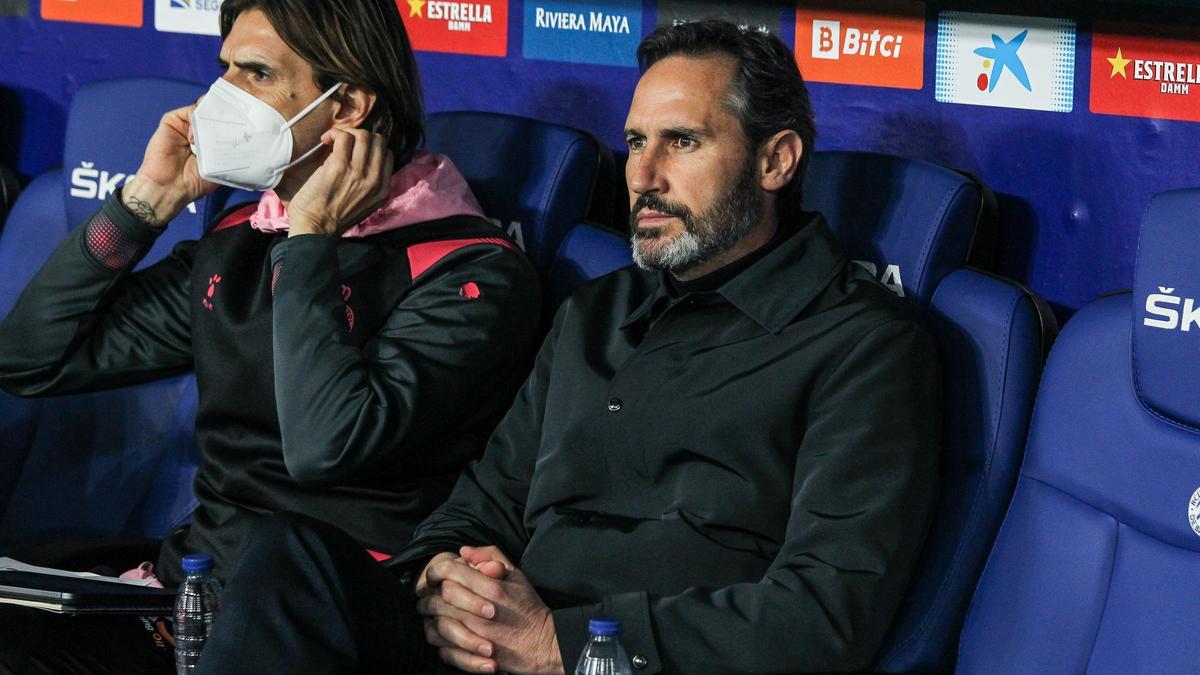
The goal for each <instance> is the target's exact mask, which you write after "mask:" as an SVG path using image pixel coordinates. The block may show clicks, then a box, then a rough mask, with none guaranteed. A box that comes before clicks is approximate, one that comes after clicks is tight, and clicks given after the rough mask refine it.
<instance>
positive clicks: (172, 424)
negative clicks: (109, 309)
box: [0, 78, 206, 546]
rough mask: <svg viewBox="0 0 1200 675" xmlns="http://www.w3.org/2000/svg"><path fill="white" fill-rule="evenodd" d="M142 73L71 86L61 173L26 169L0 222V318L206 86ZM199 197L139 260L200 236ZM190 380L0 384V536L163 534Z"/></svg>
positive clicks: (181, 482)
mask: <svg viewBox="0 0 1200 675" xmlns="http://www.w3.org/2000/svg"><path fill="white" fill-rule="evenodd" d="M204 91H205V88H204V87H203V86H200V85H195V84H189V83H184V82H177V81H173V80H161V79H150V78H137V79H127V80H113V81H108V82H99V83H95V84H90V85H87V86H84V87H82V88H80V90H79V91H78V92H77V93H76V95H75V97H74V99H73V101H72V103H71V108H70V113H69V116H68V120H67V132H66V139H65V147H64V160H63V164H64V166H65V167H66V168H65V169H63V170H62V171H52V172H50V173H48V174H45V175H43V176H40V177H38V178H37V179H35V180H34V181H33V182H32V183H31V184H30V185H29V186H28V187H27V188H26V189H25V191H24V192H22V193H21V195H20V197H19V199H18V200H17V202H16V204H15V205H14V207H13V210H12V212H11V213H10V214H9V218H8V220H7V222H6V225H5V227H4V229H3V231H0V268H2V269H3V270H4V271H5V274H4V275H3V277H2V278H0V316H4V315H6V314H7V313H8V311H9V310H10V309H11V308H12V306H13V304H14V303H15V302H16V299H17V297H18V295H19V294H20V292H21V290H22V289H23V288H24V286H25V284H26V283H27V282H28V281H29V279H30V278H31V277H32V276H33V274H34V273H35V272H36V271H37V270H38V269H39V268H40V267H41V265H42V263H43V261H44V260H45V259H46V257H47V256H48V255H49V254H50V252H51V251H52V250H53V248H54V247H55V246H56V245H57V244H58V243H59V242H60V241H62V239H63V238H64V237H65V236H66V234H67V232H68V231H69V229H70V228H71V227H74V226H77V225H78V224H79V223H82V222H84V221H85V220H86V219H87V218H88V217H89V216H90V215H91V214H92V213H93V212H94V211H95V210H96V209H97V208H99V207H100V204H101V202H102V200H103V199H104V198H105V197H106V196H107V195H108V194H109V193H111V192H112V191H113V190H114V189H116V188H117V187H119V186H120V185H122V184H123V183H124V181H125V180H126V179H127V177H128V176H131V175H132V174H133V172H134V171H136V170H137V167H138V166H139V164H140V163H141V160H142V153H143V151H144V149H145V146H146V143H147V141H148V140H149V139H150V136H151V134H152V133H153V132H154V130H155V128H156V127H157V126H158V121H159V118H160V117H161V116H162V114H163V113H164V112H166V111H167V110H169V109H171V108H174V107H178V106H182V105H186V104H188V103H190V102H192V101H194V100H195V99H196V98H197V97H198V96H200V95H201V94H203V93H204ZM204 201H205V200H201V201H200V202H197V203H196V204H194V205H190V206H189V208H188V209H187V210H185V211H184V212H183V213H182V214H180V216H179V217H178V218H177V219H176V220H175V222H173V223H172V224H171V226H170V227H169V228H168V229H167V231H166V233H165V234H164V235H163V236H162V237H160V238H159V240H158V242H157V243H156V244H155V246H154V248H153V249H152V250H151V252H150V254H149V255H148V256H147V258H146V259H145V260H144V261H143V262H142V263H141V264H142V265H143V266H144V265H146V264H149V263H151V262H153V261H154V260H156V259H158V258H161V257H162V256H163V255H164V254H165V253H167V252H168V251H169V250H170V249H171V247H172V246H174V244H175V243H176V242H178V241H180V240H183V239H194V238H197V237H199V236H200V234H201V232H202V228H203V214H204V212H205V208H206V204H205V203H204ZM194 400H195V380H194V378H193V377H191V376H190V375H189V376H183V377H176V378H170V379H166V380H162V381H159V382H153V383H149V384H145V385H140V386H136V387H128V388H123V389H118V390H113V391H106V392H98V393H95V394H81V395H74V396H66V397H57V398H48V399H40V400H35V401H27V400H22V399H17V398H15V397H11V396H8V395H7V394H0V431H3V434H2V435H0V546H7V545H10V544H12V543H13V542H16V541H21V540H28V539H32V538H38V537H48V536H59V535H67V534H73V535H75V534H77V535H91V534H131V535H132V534H143V535H149V536H161V535H163V534H164V533H166V532H167V531H168V530H169V529H170V528H171V526H173V525H174V524H175V523H176V522H178V521H179V520H181V519H183V518H186V516H187V514H189V513H190V511H191V507H190V506H189V505H188V504H187V503H186V502H187V501H188V500H189V499H190V496H191V478H192V476H193V474H194V471H195V465H196V462H197V459H198V451H197V450H196V447H195V441H194V439H193V437H192V434H193V427H194V412H195V404H194Z"/></svg>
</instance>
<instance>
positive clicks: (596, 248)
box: [549, 223, 633, 307]
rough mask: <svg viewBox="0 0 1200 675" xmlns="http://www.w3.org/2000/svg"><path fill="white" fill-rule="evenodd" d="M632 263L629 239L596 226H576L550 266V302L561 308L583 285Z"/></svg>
mask: <svg viewBox="0 0 1200 675" xmlns="http://www.w3.org/2000/svg"><path fill="white" fill-rule="evenodd" d="M631 264H633V257H632V254H631V253H630V249H629V239H628V238H626V237H622V236H621V235H619V234H617V233H616V232H613V231H612V230H606V229H603V228H599V227H595V226H594V225H588V224H585V223H581V224H579V225H576V226H575V227H573V228H571V231H570V232H568V233H567V236H566V237H565V238H564V239H563V241H562V244H561V245H560V246H559V247H558V254H557V255H556V256H555V257H554V264H553V265H551V267H550V279H549V289H550V301H551V303H552V304H553V306H554V307H558V306H559V305H560V304H562V301H563V300H566V299H567V296H569V295H571V293H573V292H575V289H577V288H579V287H580V286H582V285H583V284H585V283H587V282H589V281H591V280H592V279H596V278H599V277H602V276H604V275H605V274H608V273H609V272H613V271H616V270H619V269H621V268H622V267H625V266H627V265H631Z"/></svg>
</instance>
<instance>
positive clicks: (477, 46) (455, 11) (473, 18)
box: [396, 0, 508, 56]
mask: <svg viewBox="0 0 1200 675" xmlns="http://www.w3.org/2000/svg"><path fill="white" fill-rule="evenodd" d="M396 6H397V7H399V8H400V16H402V17H404V27H405V29H407V30H408V37H409V39H411V40H412V45H413V49H420V50H423V51H427V52H449V53H452V54H474V55H476V56H506V55H507V54H508V2H507V0H491V1H486V0H485V1H481V2H441V1H440V0H396Z"/></svg>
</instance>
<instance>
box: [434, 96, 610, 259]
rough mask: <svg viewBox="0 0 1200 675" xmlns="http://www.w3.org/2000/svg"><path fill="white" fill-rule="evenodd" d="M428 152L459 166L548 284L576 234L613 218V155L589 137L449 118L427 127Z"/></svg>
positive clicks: (520, 121) (489, 119)
mask: <svg viewBox="0 0 1200 675" xmlns="http://www.w3.org/2000/svg"><path fill="white" fill-rule="evenodd" d="M425 145H426V147H427V148H428V149H430V150H432V151H435V152H440V153H443V154H445V155H448V156H449V157H450V159H451V160H453V162H454V164H455V165H456V166H457V167H458V169H459V171H461V172H462V174H463V176H465V177H466V179H467V182H468V183H469V184H470V185H471V189H472V190H473V191H474V192H475V196H476V198H477V199H478V200H479V204H480V206H482V207H483V211H484V213H485V214H486V215H487V216H488V217H489V218H490V219H492V221H493V222H496V223H497V225H498V226H499V227H501V228H502V229H504V230H505V231H507V232H508V233H509V235H511V236H512V237H513V238H514V239H515V240H516V241H517V243H518V244H520V245H521V246H522V247H523V248H524V249H525V252H526V253H527V254H528V255H529V259H530V260H531V261H532V262H533V264H534V267H536V268H537V269H538V271H539V272H540V273H541V274H542V275H543V277H544V276H545V275H547V274H548V273H549V269H550V264H551V262H552V260H553V258H554V254H555V252H556V251H557V250H558V246H559V244H560V243H561V242H562V240H563V237H565V236H566V234H567V231H568V230H569V229H570V228H571V227H573V226H574V225H575V224H576V223H578V222H581V221H584V220H587V221H590V222H598V223H605V222H607V221H608V218H609V216H610V214H609V213H608V212H609V211H611V181H612V180H613V164H612V153H611V151H610V150H608V148H606V147H604V146H603V145H602V144H601V143H600V142H599V141H597V140H596V138H595V137H593V136H592V135H591V134H589V133H587V132H583V131H579V130H576V129H572V128H569V127H565V126H562V125H558V124H553V123H550V122H542V121H539V120H534V119H529V118H526V117H517V116H515V115H504V114H500V113H488V112H442V113H435V114H432V115H430V116H429V118H428V119H427V120H426V123H425ZM593 195H596V196H595V198H593Z"/></svg>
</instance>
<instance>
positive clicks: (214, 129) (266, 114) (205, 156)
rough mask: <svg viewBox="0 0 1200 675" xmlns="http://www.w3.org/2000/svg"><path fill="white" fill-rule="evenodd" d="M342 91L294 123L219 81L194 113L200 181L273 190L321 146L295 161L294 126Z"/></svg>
mask: <svg viewBox="0 0 1200 675" xmlns="http://www.w3.org/2000/svg"><path fill="white" fill-rule="evenodd" d="M340 86H342V83H341V82H339V83H337V84H335V85H334V86H332V87H330V88H329V90H328V91H326V92H325V93H323V94H321V95H320V96H319V97H317V100H315V101H313V102H312V103H310V104H308V107H306V108H305V109H304V110H301V111H300V113H299V114H297V115H296V116H295V117H293V118H292V119H290V120H285V119H284V118H283V115H280V114H279V111H278V110H276V109H275V108H273V107H271V105H270V104H268V103H266V102H264V101H262V100H259V98H258V97H257V96H255V95H254V94H251V93H250V92H248V91H244V90H242V89H241V88H240V87H238V86H237V85H235V84H233V83H231V82H229V81H228V80H225V79H223V78H222V79H218V80H217V81H216V82H213V85H212V87H210V88H209V90H208V94H207V95H205V97H204V100H203V101H201V102H200V105H198V106H196V109H195V110H193V111H192V121H191V122H192V138H193V139H194V140H195V143H193V144H192V152H193V153H194V154H195V155H196V162H197V165H198V166H199V169H200V177H201V178H203V179H204V180H207V181H212V182H213V183H220V184H221V185H228V186H230V187H235V188H241V189H243V190H270V189H272V188H274V187H275V186H276V185H278V184H279V180H280V178H282V177H283V172H285V171H287V170H288V169H290V168H292V167H293V166H295V165H297V164H299V163H300V162H303V161H304V160H306V159H308V158H309V156H311V155H312V154H313V153H314V152H316V151H317V150H320V149H321V144H320V143H318V144H317V145H316V147H314V148H312V149H311V150H309V151H308V152H306V153H304V154H303V155H300V156H299V157H297V158H296V160H295V161H292V132H291V128H292V125H293V124H295V123H296V122H299V121H300V120H301V119H302V118H303V117H304V116H305V115H307V114H308V113H310V112H312V110H313V108H316V107H317V106H318V105H320V104H321V102H322V101H324V100H325V99H327V98H329V97H330V96H332V95H333V92H335V91H337V90H338V87H340Z"/></svg>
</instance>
